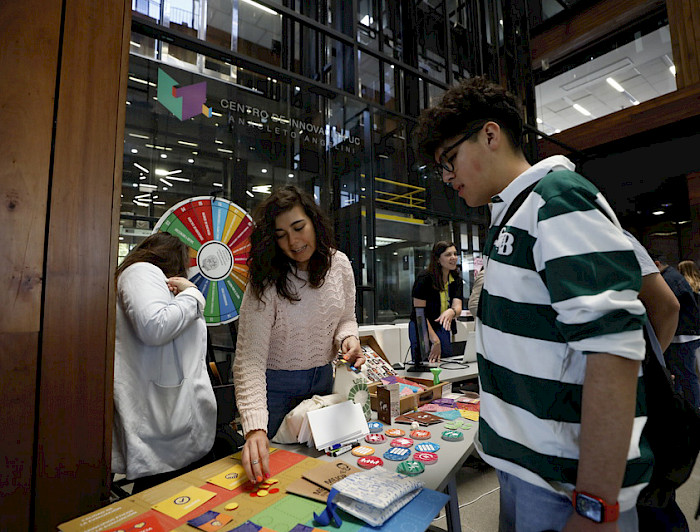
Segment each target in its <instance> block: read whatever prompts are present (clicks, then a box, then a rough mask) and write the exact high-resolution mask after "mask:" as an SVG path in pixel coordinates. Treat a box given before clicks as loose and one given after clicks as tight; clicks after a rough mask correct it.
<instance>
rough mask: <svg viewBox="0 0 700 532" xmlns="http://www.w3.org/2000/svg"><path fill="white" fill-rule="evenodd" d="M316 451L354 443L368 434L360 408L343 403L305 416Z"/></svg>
mask: <svg viewBox="0 0 700 532" xmlns="http://www.w3.org/2000/svg"><path fill="white" fill-rule="evenodd" d="M306 417H307V419H308V421H309V428H310V429H311V434H312V436H313V440H314V444H315V445H316V449H318V450H319V451H322V450H324V449H328V448H330V447H333V446H334V445H343V444H347V443H351V442H355V441H357V440H359V439H360V438H362V437H363V436H365V435H367V434H369V428H368V427H367V421H366V420H365V415H364V413H363V412H362V406H360V405H358V404H355V403H353V402H352V401H345V402H344V403H339V404H337V405H331V406H327V407H325V408H320V409H318V410H313V411H311V412H309V413H307V414H306Z"/></svg>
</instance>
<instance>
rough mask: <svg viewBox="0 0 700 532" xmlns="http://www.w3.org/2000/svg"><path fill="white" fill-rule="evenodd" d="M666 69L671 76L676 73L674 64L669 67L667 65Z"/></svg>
mask: <svg viewBox="0 0 700 532" xmlns="http://www.w3.org/2000/svg"><path fill="white" fill-rule="evenodd" d="M668 70H669V71H670V72H671V74H672V75H673V76H675V75H676V65H671V66H670V67H668Z"/></svg>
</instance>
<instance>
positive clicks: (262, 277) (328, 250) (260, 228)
mask: <svg viewBox="0 0 700 532" xmlns="http://www.w3.org/2000/svg"><path fill="white" fill-rule="evenodd" d="M296 205H299V206H301V208H302V209H304V212H305V213H306V215H307V216H308V217H309V218H310V219H311V222H312V223H313V224H314V230H315V231H316V251H314V254H313V255H312V256H311V259H310V260H309V270H308V271H309V284H310V285H311V286H312V287H313V288H318V287H320V286H322V285H323V283H324V281H325V279H326V274H327V273H328V270H329V269H330V267H331V260H332V257H333V253H334V252H335V235H334V232H333V226H332V224H331V221H330V219H329V218H328V216H327V215H326V213H324V212H323V211H322V210H321V208H320V207H319V206H318V205H316V202H315V201H314V198H313V197H312V196H311V195H310V194H309V193H308V192H305V191H303V190H301V189H299V188H298V187H296V186H294V185H285V186H283V187H281V188H279V189H277V190H275V191H274V192H273V193H272V194H271V195H270V197H269V198H267V199H266V200H265V201H263V202H262V203H261V204H260V205H258V207H257V208H256V209H255V212H254V214H253V220H254V221H255V228H254V229H253V232H252V233H251V235H250V245H251V248H250V255H249V256H248V289H249V290H252V293H253V295H254V296H255V297H256V298H257V299H258V300H259V301H262V294H263V292H264V291H265V289H266V288H267V287H268V286H270V285H272V284H274V285H275V288H276V290H277V295H279V296H280V297H283V298H284V299H287V300H289V301H299V299H300V298H299V296H298V294H296V293H292V287H291V286H290V284H289V280H288V277H287V276H288V274H289V273H290V272H292V271H293V270H292V264H293V262H294V261H293V260H291V259H290V258H289V257H287V255H285V254H284V252H283V251H282V250H281V249H280V247H279V246H278V245H277V239H276V238H275V219H276V218H277V216H278V215H279V214H281V213H283V212H287V211H288V210H290V209H292V208H294V207H295V206H296Z"/></svg>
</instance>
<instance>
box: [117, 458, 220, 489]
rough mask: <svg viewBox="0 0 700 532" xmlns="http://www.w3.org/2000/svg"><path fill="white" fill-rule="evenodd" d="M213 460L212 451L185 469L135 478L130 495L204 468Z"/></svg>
mask: <svg viewBox="0 0 700 532" xmlns="http://www.w3.org/2000/svg"><path fill="white" fill-rule="evenodd" d="M214 459H215V457H214V455H213V454H212V451H209V452H208V453H207V454H205V455H204V456H203V457H202V458H200V459H199V460H197V461H196V462H192V463H191V464H189V465H186V466H185V467H182V468H180V469H176V470H175V471H168V472H167V473H158V474H156V475H150V476H148V477H141V478H137V479H136V480H134V487H133V489H132V490H131V494H132V495H134V494H136V493H138V492H140V491H143V490H147V489H149V488H152V487H153V486H157V485H158V484H162V483H163V482H166V481H168V480H172V479H174V478H176V477H179V476H180V475H184V474H185V473H189V472H190V471H194V470H195V469H197V468H199V467H202V466H205V465H207V464H209V463H211V462H213V461H214Z"/></svg>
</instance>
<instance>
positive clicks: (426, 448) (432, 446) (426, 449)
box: [416, 441, 440, 453]
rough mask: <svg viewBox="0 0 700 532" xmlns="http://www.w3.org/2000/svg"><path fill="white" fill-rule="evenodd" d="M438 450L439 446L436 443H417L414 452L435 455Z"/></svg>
mask: <svg viewBox="0 0 700 532" xmlns="http://www.w3.org/2000/svg"><path fill="white" fill-rule="evenodd" d="M439 450H440V446H439V445H438V444H437V443H433V442H431V441H428V442H425V443H419V444H417V445H416V451H418V452H421V453H436V452H438V451H439Z"/></svg>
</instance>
